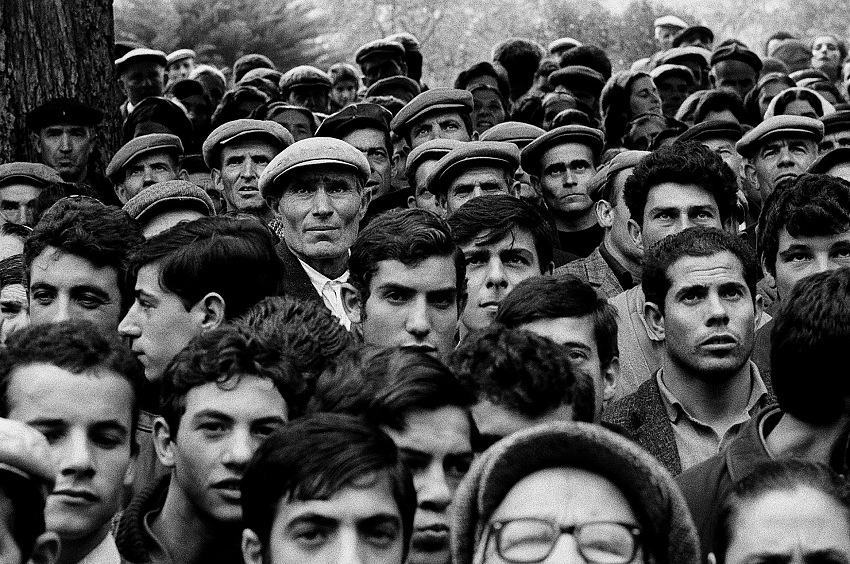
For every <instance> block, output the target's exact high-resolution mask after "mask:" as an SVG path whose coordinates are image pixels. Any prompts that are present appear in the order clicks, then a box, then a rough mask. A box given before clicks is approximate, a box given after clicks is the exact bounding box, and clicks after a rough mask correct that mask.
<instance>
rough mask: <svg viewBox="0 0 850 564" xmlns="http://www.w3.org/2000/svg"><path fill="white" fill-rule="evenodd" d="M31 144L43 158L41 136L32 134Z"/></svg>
mask: <svg viewBox="0 0 850 564" xmlns="http://www.w3.org/2000/svg"><path fill="white" fill-rule="evenodd" d="M30 143H31V144H32V147H33V149H35V152H36V153H38V155H39V156H41V135H39V134H38V133H33V132H30Z"/></svg>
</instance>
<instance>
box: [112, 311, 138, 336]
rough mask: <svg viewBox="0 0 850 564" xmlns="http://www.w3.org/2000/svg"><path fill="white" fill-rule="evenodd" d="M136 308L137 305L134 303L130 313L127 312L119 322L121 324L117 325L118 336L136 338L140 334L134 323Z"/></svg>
mask: <svg viewBox="0 0 850 564" xmlns="http://www.w3.org/2000/svg"><path fill="white" fill-rule="evenodd" d="M137 307H138V306H137V304H135V303H134V304H133V306H132V307H131V308H130V311H128V312H127V315H125V316H124V319H122V320H121V323H119V324H118V334H120V335H121V336H123V337H138V336H140V335H141V334H142V331H141V329H140V328H139V325H138V323H136V315H137V313H138V312H137Z"/></svg>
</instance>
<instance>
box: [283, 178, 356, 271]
mask: <svg viewBox="0 0 850 564" xmlns="http://www.w3.org/2000/svg"><path fill="white" fill-rule="evenodd" d="M357 184H358V181H357V177H356V176H355V174H354V173H353V172H351V171H350V170H349V169H343V168H338V167H328V168H322V169H319V168H317V167H313V168H310V169H305V170H302V171H300V172H296V173H294V174H293V176H292V178H291V179H290V180H289V181H288V182H287V185H286V187H284V189H283V194H282V195H281V198H280V202H279V204H278V212H279V213H280V216H281V218H282V219H283V239H284V241H286V244H287V245H288V246H289V248H290V249H291V250H292V252H294V253H295V254H296V255H298V256H299V257H301V258H302V260H306V259H314V260H317V261H321V260H333V259H338V258H339V257H342V256H343V255H345V254H346V253H348V249H349V248H350V247H351V244H352V243H353V242H354V239H355V238H356V237H357V229H358V224H359V223H360V220H361V219H362V217H363V214H364V213H365V212H366V206H367V205H368V196H367V195H366V194H361V189H360V188H359V187H358V185H357Z"/></svg>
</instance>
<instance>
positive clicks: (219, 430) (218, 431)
mask: <svg viewBox="0 0 850 564" xmlns="http://www.w3.org/2000/svg"><path fill="white" fill-rule="evenodd" d="M198 429H200V431H201V432H202V433H203V434H204V435H206V436H208V437H218V436H221V435H223V434H224V432H225V431H226V430H227V429H226V427H225V426H224V424H223V423H221V422H219V421H205V422H203V423H201V424H200V425H198Z"/></svg>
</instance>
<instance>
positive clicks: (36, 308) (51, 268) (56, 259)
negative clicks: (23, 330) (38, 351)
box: [29, 247, 121, 334]
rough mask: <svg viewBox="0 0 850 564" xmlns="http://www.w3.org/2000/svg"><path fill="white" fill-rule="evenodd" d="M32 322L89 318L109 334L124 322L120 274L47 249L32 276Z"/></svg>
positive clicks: (30, 289) (35, 266)
mask: <svg viewBox="0 0 850 564" xmlns="http://www.w3.org/2000/svg"><path fill="white" fill-rule="evenodd" d="M29 298H30V306H29V312H30V320H31V323H32V324H33V325H42V324H45V323H56V322H58V321H66V320H68V319H85V320H87V321H91V322H92V323H94V324H95V325H97V326H98V327H100V328H101V329H102V330H103V331H104V332H105V333H107V334H110V333H114V332H115V328H116V327H118V322H119V321H120V320H121V291H120V288H119V286H118V272H117V271H116V270H115V268H114V267H112V266H102V267H98V266H95V265H94V264H92V263H91V262H89V261H88V260H86V259H84V258H82V257H79V256H77V255H72V254H70V253H66V252H64V251H62V250H60V249H57V248H56V247H47V248H46V249H44V251H42V252H41V254H40V255H38V256H37V257H35V259H34V260H33V261H32V266H31V267H30V275H29Z"/></svg>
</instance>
